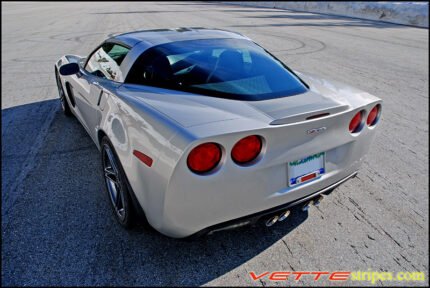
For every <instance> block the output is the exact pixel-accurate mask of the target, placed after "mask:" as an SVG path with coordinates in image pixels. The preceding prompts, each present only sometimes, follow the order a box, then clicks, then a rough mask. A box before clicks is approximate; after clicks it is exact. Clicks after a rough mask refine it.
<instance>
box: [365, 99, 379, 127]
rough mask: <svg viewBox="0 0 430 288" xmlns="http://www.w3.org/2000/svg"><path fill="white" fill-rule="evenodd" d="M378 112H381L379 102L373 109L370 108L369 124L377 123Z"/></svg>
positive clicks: (367, 121)
mask: <svg viewBox="0 0 430 288" xmlns="http://www.w3.org/2000/svg"><path fill="white" fill-rule="evenodd" d="M378 114H379V104H378V105H376V106H375V107H373V108H372V110H370V112H369V115H368V116H367V120H366V123H367V125H368V126H373V125H375V124H376V122H377V120H378V119H377V118H378Z"/></svg>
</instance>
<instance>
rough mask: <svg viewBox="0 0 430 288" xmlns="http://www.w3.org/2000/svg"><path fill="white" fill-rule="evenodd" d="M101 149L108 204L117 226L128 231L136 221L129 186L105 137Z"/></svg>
mask: <svg viewBox="0 0 430 288" xmlns="http://www.w3.org/2000/svg"><path fill="white" fill-rule="evenodd" d="M101 147H102V149H101V150H102V155H101V158H102V172H103V177H104V180H105V185H106V191H107V194H108V197H109V200H110V201H109V202H110V203H111V207H112V209H113V212H114V215H115V218H116V219H117V221H118V222H119V224H121V226H123V227H124V228H126V229H130V228H132V227H133V226H134V224H135V220H136V212H135V209H134V205H133V202H132V198H131V196H130V189H131V188H129V187H130V186H129V185H128V182H127V178H126V176H125V173H124V170H123V168H122V165H121V163H120V162H119V160H118V156H117V155H116V152H115V150H114V148H113V146H112V144H111V142H110V141H109V139H108V138H107V137H106V136H105V137H103V139H102V142H101Z"/></svg>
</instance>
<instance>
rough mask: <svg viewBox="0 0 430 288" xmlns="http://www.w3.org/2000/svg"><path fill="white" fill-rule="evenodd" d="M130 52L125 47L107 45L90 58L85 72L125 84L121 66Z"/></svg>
mask: <svg viewBox="0 0 430 288" xmlns="http://www.w3.org/2000/svg"><path fill="white" fill-rule="evenodd" d="M128 51H130V49H129V48H126V47H124V46H121V45H118V44H113V43H105V44H103V45H102V46H100V48H99V49H97V50H96V51H95V52H94V53H93V54H92V55H91V56H90V58H89V60H88V62H87V65H86V66H85V70H87V71H88V72H90V73H91V74H93V75H96V76H98V77H102V78H106V79H109V80H113V81H116V82H123V81H124V78H123V75H122V72H121V69H120V68H119V66H120V65H121V63H122V61H123V60H124V58H125V56H126V55H127V53H128Z"/></svg>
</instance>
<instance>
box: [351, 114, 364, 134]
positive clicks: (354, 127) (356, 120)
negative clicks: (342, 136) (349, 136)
mask: <svg viewBox="0 0 430 288" xmlns="http://www.w3.org/2000/svg"><path fill="white" fill-rule="evenodd" d="M361 114H362V112H361V111H360V112H358V113H357V114H355V116H354V117H353V118H352V119H351V122H349V132H351V133H356V132H358V130H359V129H360V126H361V118H362V116H361Z"/></svg>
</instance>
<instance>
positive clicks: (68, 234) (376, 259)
mask: <svg viewBox="0 0 430 288" xmlns="http://www.w3.org/2000/svg"><path fill="white" fill-rule="evenodd" d="M178 26H208V27H219V28H225V29H231V30H236V31H238V32H241V33H244V34H246V35H248V36H250V37H252V38H253V39H254V40H256V41H257V42H258V43H260V44H262V45H263V46H264V47H265V48H267V49H268V50H269V51H271V52H273V53H274V54H275V55H276V56H278V57H279V58H280V59H282V60H283V61H284V62H285V63H287V65H289V66H290V67H292V68H293V69H296V70H299V71H304V72H306V71H309V72H312V73H314V74H317V75H321V76H323V77H326V78H328V79H334V80H338V81H343V82H345V83H347V84H350V85H354V86H356V87H358V88H361V89H363V90H365V91H368V92H370V93H372V94H375V95H377V96H379V97H381V98H382V99H383V100H384V106H383V118H382V123H381V124H380V125H381V126H380V127H379V128H380V129H379V131H378V134H377V137H376V139H375V141H374V143H373V145H372V149H371V151H370V153H369V155H368V156H367V157H366V160H365V162H364V165H363V167H362V169H361V170H360V173H359V176H358V177H357V178H355V179H353V180H351V181H349V182H347V183H346V184H344V185H343V186H342V187H340V188H338V189H337V190H336V191H335V192H334V193H333V194H332V195H331V196H330V197H327V199H326V200H325V201H323V202H322V203H321V206H320V207H319V208H312V209H311V210H310V212H309V215H306V214H297V215H296V216H294V217H292V218H291V219H290V221H289V222H288V221H287V222H288V223H285V224H284V223H282V224H276V225H275V226H273V228H272V229H267V228H265V227H254V228H252V227H250V228H242V229H239V230H235V231H230V232H220V233H217V234H214V235H213V236H212V237H207V238H203V239H200V240H198V241H194V242H183V241H178V240H172V239H168V238H166V237H163V236H161V235H160V234H158V233H156V232H154V231H150V230H149V231H148V230H146V229H144V228H142V227H137V228H136V229H134V230H132V231H124V230H122V229H121V228H120V227H119V225H118V224H116V222H115V220H114V218H113V215H112V212H111V210H110V207H109V202H108V201H109V200H108V198H107V195H106V194H105V193H106V192H105V188H104V185H103V179H102V174H101V173H100V156H99V154H98V151H97V149H96V146H95V145H94V144H93V143H92V142H91V140H90V138H89V136H88V135H87V134H86V132H85V130H84V129H83V128H82V127H81V126H80V124H79V123H78V122H77V120H76V119H73V118H72V119H68V118H66V117H65V116H63V115H62V114H61V111H60V104H59V102H58V100H57V97H58V96H57V91H56V86H55V80H54V70H53V68H54V61H55V60H56V59H57V58H59V57H60V56H61V55H62V54H66V53H76V54H87V53H89V52H90V50H91V49H92V48H94V47H95V46H96V45H97V44H98V43H99V42H101V41H102V40H103V39H104V38H105V37H106V36H107V35H108V34H110V33H116V32H122V31H129V30H135V29H143V28H148V29H149V28H161V27H178ZM428 69H429V66H428V31H427V30H425V29H416V28H411V27H406V26H398V25H390V24H380V23H376V22H366V21H362V20H357V19H345V18H336V17H328V16H327V17H323V16H321V15H315V14H307V13H291V12H286V11H282V12H280V11H279V10H274V9H267V8H265V9H256V8H244V7H238V6H229V5H220V4H214V3H198V2H192V3H190V2H188V3H179V2H168V3H167V2H165V3H149V2H148V3H124V2H120V3H114V2H107V3H103V4H99V3H48V2H46V3H29V2H26V3H18V2H16V3H5V2H2V88H1V89H2V96H1V97H2V98H1V99H2V180H3V181H2V280H1V281H2V286H6V285H20V286H21V285H175V286H176V285H282V286H283V285H293V284H299V285H334V283H333V282H329V281H327V280H324V281H322V282H313V281H312V280H311V279H310V278H305V277H304V278H303V280H300V281H299V283H295V282H294V281H293V280H289V281H287V282H270V281H269V280H267V278H265V279H264V280H262V281H258V282H253V281H252V280H251V278H250V276H249V272H250V271H254V272H255V273H263V272H265V271H274V270H278V271H294V270H295V271H310V270H321V271H335V270H352V271H354V270H361V271H368V269H372V270H375V271H391V272H398V271H424V272H425V273H426V280H425V281H424V282H413V283H406V282H403V283H399V282H380V281H378V282H377V283H376V284H377V285H403V286H404V285H412V284H413V285H428V256H429V255H428V248H429V247H428V238H429V237H428V236H429V235H428V224H429V222H428V216H429V213H428V204H429V203H428V198H429V196H428V195H429V190H428V144H429V143H428V112H429V110H428V109H429V107H428V100H429V99H428V84H429V83H428ZM335 284H336V283H335ZM341 284H342V285H363V284H364V285H367V284H369V283H367V282H348V283H341ZM337 285H338V284H337Z"/></svg>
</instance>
